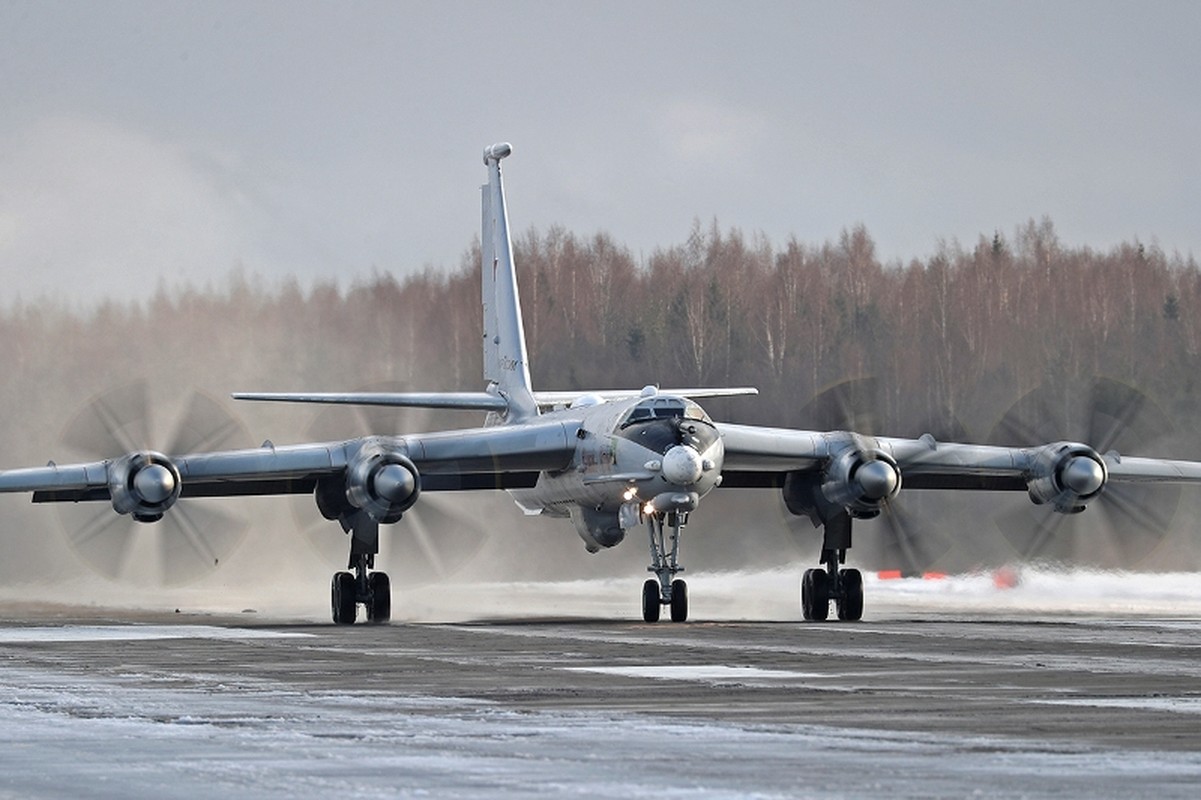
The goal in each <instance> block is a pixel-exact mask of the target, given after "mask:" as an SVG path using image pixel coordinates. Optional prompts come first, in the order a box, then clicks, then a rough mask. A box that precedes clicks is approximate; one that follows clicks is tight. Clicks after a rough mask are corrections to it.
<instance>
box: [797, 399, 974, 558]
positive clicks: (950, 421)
mask: <svg viewBox="0 0 1201 800" xmlns="http://www.w3.org/2000/svg"><path fill="white" fill-rule="evenodd" d="M801 420H802V424H803V425H804V426H805V427H809V428H812V429H815V430H845V431H854V432H856V433H860V434H865V435H877V434H879V435H883V434H884V433H885V431H884V428H885V427H886V425H887V420H888V415H887V414H886V413H885V395H884V393H883V390H882V388H881V386H880V381H879V380H878V379H876V378H874V377H861V378H849V379H847V380H842V381H839V382H837V383H834V384H832V385H830V386H828V387H826V388H825V389H823V390H821V391H820V392H818V393H817V394H816V395H815V396H814V397H813V399H812V400H810V401H809V403H807V404H806V405H805V407H804V408H803V409H802V411H801ZM889 433H890V434H892V435H905V436H912V437H916V436H920V435H922V434H924V433H929V434H932V435H933V436H934V438H935V439H938V440H940V441H962V440H964V438H965V437H966V435H967V432H966V430H965V428H964V426H963V424H962V423H961V422H960V421H959V419H958V417H957V416H956V415H954V414H953V413H951V412H949V411H946V410H943V411H941V412H939V413H930V414H927V415H926V416H925V417H924V418H923V419H920V420H918V421H917V422H915V423H914V424H902V425H901V429H900V430H892V431H889ZM903 479H904V474H903V470H902V489H901V492H900V493H899V494H898V496H897V497H896V499H894V500H891V501H889V502H888V503H887V504H886V505H885V506H884V509H883V510H882V512H881V513H880V516H879V518H878V520H879V522H878V525H879V527H880V528H882V530H876V531H870V533H869V536H870V538H868V537H866V536H865V537H863V539H862V543H863V544H865V545H867V547H864V549H865V550H868V551H871V550H875V551H876V553H877V554H878V555H877V557H876V558H877V560H878V565H879V566H880V567H881V568H884V569H894V570H899V571H900V572H901V573H902V574H905V575H921V574H923V573H925V572H928V571H930V570H931V569H932V568H935V567H936V566H937V564H938V562H939V561H940V559H942V558H943V557H944V556H945V555H946V554H947V553H948V552H949V551H950V550H951V548H952V541H951V539H950V538H949V537H948V536H947V535H946V533H945V532H944V530H943V526H941V525H939V524H938V521H939V520H940V519H941V517H940V515H939V514H938V513H937V509H938V507H939V506H938V499H937V498H935V497H933V496H931V493H928V492H906V491H905V489H904V484H903ZM867 524H869V525H872V524H873V523H867ZM794 525H795V523H794V524H790V526H789V530H790V531H791V532H792V533H793V537H794V538H796V539H798V540H799V539H801V538H802V534H801V532H800V531H797V530H796V528H795V527H794ZM806 533H807V532H806Z"/></svg>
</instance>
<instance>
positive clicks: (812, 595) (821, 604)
mask: <svg viewBox="0 0 1201 800" xmlns="http://www.w3.org/2000/svg"><path fill="white" fill-rule="evenodd" d="M801 615H802V616H804V617H805V619H807V620H810V621H812V622H822V621H824V620H825V619H826V618H827V617H829V616H830V592H829V587H828V586H827V581H826V571H825V570H824V569H820V568H818V569H807V570H805V574H804V575H803V576H802V577H801Z"/></svg>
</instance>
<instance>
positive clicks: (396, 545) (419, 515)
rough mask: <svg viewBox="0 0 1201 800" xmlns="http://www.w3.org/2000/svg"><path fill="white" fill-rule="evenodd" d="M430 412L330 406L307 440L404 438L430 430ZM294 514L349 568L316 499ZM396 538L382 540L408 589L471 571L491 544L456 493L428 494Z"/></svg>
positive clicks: (337, 534)
mask: <svg viewBox="0 0 1201 800" xmlns="http://www.w3.org/2000/svg"><path fill="white" fill-rule="evenodd" d="M406 389H407V387H405V386H404V385H403V384H400V383H397V382H392V381H387V382H380V383H376V384H372V385H370V386H365V387H361V388H359V389H356V390H355V391H357V392H402V391H405V390H406ZM431 416H432V412H431V411H430V410H429V409H420V408H400V407H390V406H342V405H339V406H327V407H325V408H323V409H322V411H321V412H320V413H318V414H317V416H316V417H315V418H314V419H313V422H312V423H311V424H310V425H309V428H308V430H307V432H306V435H307V436H308V437H309V438H310V439H311V440H313V441H337V440H341V439H351V438H354V437H357V436H367V435H381V436H389V435H403V434H405V433H411V432H418V431H424V430H427V429H428V427H429V423H430V421H431V419H430V418H431ZM290 502H291V505H292V514H293V518H294V519H295V520H296V523H297V526H298V527H299V528H300V529H301V530H303V531H304V532H305V538H306V539H307V540H308V541H309V543H310V544H312V546H313V548H314V549H315V550H316V551H317V552H318V553H319V554H320V555H321V557H322V558H323V559H324V560H325V561H326V562H327V563H333V564H337V563H344V562H345V561H346V554H347V547H348V545H347V540H346V536H344V535H342V531H341V530H340V529H339V527H338V525H337V524H336V523H333V522H330V521H328V520H326V519H324V518H322V517H321V515H320V514H318V513H317V508H316V507H315V505H314V502H313V498H312V497H311V496H308V495H295V496H294V497H293V498H292V499H291V501H290ZM390 527H391V528H393V529H394V530H393V531H392V532H391V535H387V534H385V536H383V537H381V539H382V540H384V541H386V542H387V544H386V547H387V548H388V551H389V553H388V554H389V558H388V572H389V574H390V575H392V578H393V580H394V581H398V582H399V584H400V585H403V586H419V585H422V584H426V583H430V582H433V581H436V580H441V579H443V578H445V577H447V576H449V575H452V574H454V573H455V572H457V571H458V570H459V569H461V568H462V567H463V566H465V565H466V564H467V563H468V562H469V561H470V560H471V559H472V558H473V557H474V556H475V555H476V553H478V552H479V551H480V549H481V548H483V546H484V544H485V543H486V541H487V535H486V529H485V527H484V525H483V523H482V522H481V521H480V520H479V519H476V518H473V517H472V516H470V515H468V514H467V513H466V512H465V511H464V510H463V508H462V506H461V503H460V502H459V501H458V500H457V499H456V497H455V493H453V492H446V493H443V492H422V494H421V497H420V499H418V501H417V503H416V504H415V505H414V506H413V507H412V508H410V509H409V510H408V511H406V512H405V513H404V517H403V519H401V521H400V522H399V523H397V524H396V525H394V526H390Z"/></svg>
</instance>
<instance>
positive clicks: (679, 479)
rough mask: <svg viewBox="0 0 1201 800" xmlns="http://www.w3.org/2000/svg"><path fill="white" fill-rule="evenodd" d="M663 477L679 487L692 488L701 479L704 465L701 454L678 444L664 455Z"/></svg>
mask: <svg viewBox="0 0 1201 800" xmlns="http://www.w3.org/2000/svg"><path fill="white" fill-rule="evenodd" d="M661 471H662V474H663V477H664V478H666V479H667V481H668V483H674V484H676V485H677V486H691V485H692V484H694V483H696V482H697V481H699V480H700V479H701V474H702V473H703V472H704V464H703V463H702V461H701V454H700V453H698V452H696V450H694V449H692V448H691V447H689V446H687V445H683V444H678V445H676V446H675V447H673V448H671V449H670V450H668V451H667V452H666V453H665V454H664V455H663V467H662V470H661Z"/></svg>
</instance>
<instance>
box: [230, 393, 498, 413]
mask: <svg viewBox="0 0 1201 800" xmlns="http://www.w3.org/2000/svg"><path fill="white" fill-rule="evenodd" d="M231 396H232V397H233V399H235V400H261V401H264V402H268V403H335V404H341V405H350V406H397V407H405V408H452V409H458V410H461V411H504V410H506V409H507V408H508V407H509V404H508V403H507V402H506V401H505V399H504V398H503V397H499V396H497V395H494V394H488V393H487V392H239V393H236V394H234V395H231Z"/></svg>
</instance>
